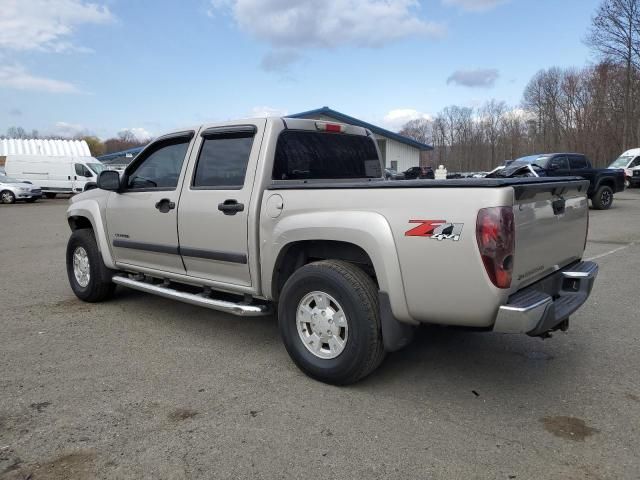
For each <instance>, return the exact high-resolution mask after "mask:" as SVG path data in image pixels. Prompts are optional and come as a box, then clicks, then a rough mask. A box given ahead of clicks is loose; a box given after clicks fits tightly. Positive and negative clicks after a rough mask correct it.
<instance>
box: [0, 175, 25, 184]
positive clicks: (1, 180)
mask: <svg viewBox="0 0 640 480" xmlns="http://www.w3.org/2000/svg"><path fill="white" fill-rule="evenodd" d="M0 183H22V180H18V179H17V178H12V177H5V176H4V175H0Z"/></svg>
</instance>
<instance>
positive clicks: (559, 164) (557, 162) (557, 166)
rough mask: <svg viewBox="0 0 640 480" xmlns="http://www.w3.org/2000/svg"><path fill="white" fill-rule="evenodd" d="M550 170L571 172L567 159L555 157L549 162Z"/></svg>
mask: <svg viewBox="0 0 640 480" xmlns="http://www.w3.org/2000/svg"><path fill="white" fill-rule="evenodd" d="M549 168H550V169H554V170H569V161H568V160H567V157H564V156H562V157H553V158H552V159H551V160H549Z"/></svg>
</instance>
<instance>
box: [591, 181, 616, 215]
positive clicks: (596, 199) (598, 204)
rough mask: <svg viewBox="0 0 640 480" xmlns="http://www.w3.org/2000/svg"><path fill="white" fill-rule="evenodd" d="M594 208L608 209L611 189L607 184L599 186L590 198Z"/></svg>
mask: <svg viewBox="0 0 640 480" xmlns="http://www.w3.org/2000/svg"><path fill="white" fill-rule="evenodd" d="M591 203H593V208H595V209H596V210H608V209H609V208H611V204H612V203H613V190H612V189H611V187H609V186H607V185H603V186H602V187H600V188H599V189H598V190H597V191H596V194H595V195H594V196H593V198H592V199H591Z"/></svg>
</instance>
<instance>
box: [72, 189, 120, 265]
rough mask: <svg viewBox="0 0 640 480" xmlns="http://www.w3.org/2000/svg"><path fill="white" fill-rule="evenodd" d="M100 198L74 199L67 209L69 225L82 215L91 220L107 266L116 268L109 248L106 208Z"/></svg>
mask: <svg viewBox="0 0 640 480" xmlns="http://www.w3.org/2000/svg"><path fill="white" fill-rule="evenodd" d="M78 197H80V196H78ZM100 200H101V199H95V198H85V199H80V198H76V199H74V201H73V203H71V205H69V208H68V209H67V221H69V225H70V226H71V223H72V222H71V220H72V218H74V217H81V218H86V219H87V220H89V222H91V226H92V228H93V232H94V234H95V237H96V242H97V244H98V250H100V254H101V255H102V261H103V262H104V264H105V266H106V267H107V268H112V269H115V268H116V265H115V263H114V261H113V256H112V255H111V249H110V248H109V241H108V238H109V237H108V236H107V231H106V222H105V220H106V219H105V215H104V212H105V210H104V208H101V203H102V202H101V201H100ZM104 203H105V204H106V201H104Z"/></svg>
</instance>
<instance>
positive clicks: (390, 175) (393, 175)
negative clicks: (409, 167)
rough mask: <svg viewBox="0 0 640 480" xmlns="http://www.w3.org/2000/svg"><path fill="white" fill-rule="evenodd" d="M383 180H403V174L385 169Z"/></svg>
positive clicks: (391, 169)
mask: <svg viewBox="0 0 640 480" xmlns="http://www.w3.org/2000/svg"><path fill="white" fill-rule="evenodd" d="M384 178H386V179H387V180H403V179H404V174H402V173H398V171H397V170H395V169H393V168H385V169H384Z"/></svg>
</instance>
